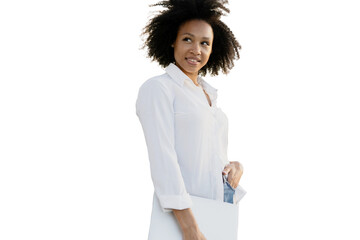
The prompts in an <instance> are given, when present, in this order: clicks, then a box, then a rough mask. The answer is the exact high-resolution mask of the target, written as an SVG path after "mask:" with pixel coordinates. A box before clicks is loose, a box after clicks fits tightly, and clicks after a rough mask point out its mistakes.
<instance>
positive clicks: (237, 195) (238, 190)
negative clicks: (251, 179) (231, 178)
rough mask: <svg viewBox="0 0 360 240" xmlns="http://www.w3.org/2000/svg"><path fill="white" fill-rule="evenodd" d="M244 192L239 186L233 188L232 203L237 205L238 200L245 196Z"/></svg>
mask: <svg viewBox="0 0 360 240" xmlns="http://www.w3.org/2000/svg"><path fill="white" fill-rule="evenodd" d="M245 194H246V191H245V189H243V188H242V187H241V186H240V185H238V186H237V188H235V194H234V202H235V203H236V204H238V203H239V202H240V200H241V199H242V198H243V197H244V196H245Z"/></svg>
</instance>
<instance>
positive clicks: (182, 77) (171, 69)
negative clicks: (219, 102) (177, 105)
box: [165, 63, 217, 100]
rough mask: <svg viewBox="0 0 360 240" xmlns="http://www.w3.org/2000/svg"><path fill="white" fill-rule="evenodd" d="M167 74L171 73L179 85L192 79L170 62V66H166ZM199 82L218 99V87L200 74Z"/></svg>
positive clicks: (213, 97)
mask: <svg viewBox="0 0 360 240" xmlns="http://www.w3.org/2000/svg"><path fill="white" fill-rule="evenodd" d="M165 71H166V73H167V74H169V75H170V77H171V79H173V80H174V81H175V82H176V83H177V84H178V85H180V86H181V87H182V86H184V82H185V81H186V80H189V81H192V80H191V79H190V78H189V77H188V76H186V74H185V73H184V72H183V71H181V69H180V68H178V67H177V66H176V65H175V64H173V63H170V64H169V66H167V67H166V68H165ZM197 82H198V83H199V84H200V85H201V86H202V87H203V89H204V90H205V91H206V92H207V93H209V94H211V95H212V99H214V100H215V99H216V97H217V89H216V88H214V87H213V86H211V85H210V84H209V83H207V82H206V81H205V80H204V79H203V78H202V77H200V76H198V79H197Z"/></svg>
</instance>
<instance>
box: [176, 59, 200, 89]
mask: <svg viewBox="0 0 360 240" xmlns="http://www.w3.org/2000/svg"><path fill="white" fill-rule="evenodd" d="M175 65H176V66H177V67H178V68H180V70H181V71H182V72H183V73H185V75H186V76H188V77H189V78H190V79H191V80H192V81H193V82H194V84H195V85H196V86H198V85H199V84H198V82H197V78H198V74H199V72H195V73H190V72H186V71H185V70H184V69H183V68H182V67H181V66H180V65H178V64H177V63H175Z"/></svg>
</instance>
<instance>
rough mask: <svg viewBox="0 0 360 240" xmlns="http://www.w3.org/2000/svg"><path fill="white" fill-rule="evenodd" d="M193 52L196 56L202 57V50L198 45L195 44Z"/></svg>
mask: <svg viewBox="0 0 360 240" xmlns="http://www.w3.org/2000/svg"><path fill="white" fill-rule="evenodd" d="M191 52H192V53H193V54H194V55H200V54H201V48H200V46H199V44H198V43H195V44H194V45H193V47H192V49H191Z"/></svg>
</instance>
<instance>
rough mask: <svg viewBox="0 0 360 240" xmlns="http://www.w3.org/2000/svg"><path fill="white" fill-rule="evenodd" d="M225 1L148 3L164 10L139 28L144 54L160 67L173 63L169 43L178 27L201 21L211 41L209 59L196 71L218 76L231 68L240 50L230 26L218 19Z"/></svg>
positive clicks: (223, 8)
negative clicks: (211, 38)
mask: <svg viewBox="0 0 360 240" xmlns="http://www.w3.org/2000/svg"><path fill="white" fill-rule="evenodd" d="M227 3H228V1H227V0H168V1H161V2H159V3H156V4H152V5H150V6H151V7H153V6H161V7H164V8H165V10H162V11H159V12H158V13H157V15H155V16H154V17H152V18H151V19H150V20H149V22H148V23H147V25H146V26H145V27H144V29H143V32H142V36H145V40H144V46H143V48H147V57H149V58H150V59H151V60H152V61H157V62H158V63H159V64H160V66H162V67H167V66H168V65H169V64H170V63H173V62H175V59H174V49H173V48H172V47H171V45H172V44H173V43H174V42H175V40H176V37H177V32H178V30H179V27H180V26H181V25H182V24H183V23H185V22H187V21H190V20H194V19H198V20H203V21H205V22H207V23H208V24H209V25H210V26H211V27H212V30H213V33H214V40H213V45H212V53H211V55H210V58H209V60H208V62H207V64H206V65H205V66H204V67H203V68H201V69H200V71H199V74H201V75H206V73H210V74H211V75H218V74H219V71H220V70H221V71H222V72H223V73H224V74H227V73H228V72H229V70H230V69H231V68H233V66H234V60H235V59H239V58H240V55H239V50H240V49H241V46H240V44H239V43H238V41H237V40H236V38H235V36H234V34H233V33H232V31H231V30H230V28H229V27H228V26H227V25H226V24H225V23H223V22H222V21H221V20H220V17H221V16H224V15H226V13H230V10H229V9H228V8H226V7H225V4H227Z"/></svg>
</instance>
